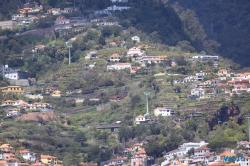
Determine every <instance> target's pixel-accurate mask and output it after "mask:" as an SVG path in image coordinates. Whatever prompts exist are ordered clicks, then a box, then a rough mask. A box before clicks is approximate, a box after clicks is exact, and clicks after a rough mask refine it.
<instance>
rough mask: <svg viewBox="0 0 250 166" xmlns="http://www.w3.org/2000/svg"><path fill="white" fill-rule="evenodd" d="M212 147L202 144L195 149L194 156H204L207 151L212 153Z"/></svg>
mask: <svg viewBox="0 0 250 166" xmlns="http://www.w3.org/2000/svg"><path fill="white" fill-rule="evenodd" d="M210 150H211V149H210V148H208V147H207V146H202V147H199V148H197V149H195V150H194V156H203V155H205V154H207V153H210Z"/></svg>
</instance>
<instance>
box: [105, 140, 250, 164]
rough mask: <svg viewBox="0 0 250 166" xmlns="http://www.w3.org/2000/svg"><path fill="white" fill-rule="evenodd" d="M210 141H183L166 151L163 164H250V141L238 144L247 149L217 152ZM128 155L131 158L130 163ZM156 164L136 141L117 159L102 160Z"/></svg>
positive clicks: (141, 144)
mask: <svg viewBox="0 0 250 166" xmlns="http://www.w3.org/2000/svg"><path fill="white" fill-rule="evenodd" d="M207 145H208V143H207V142H204V141H200V142H188V143H183V144H182V145H180V146H179V147H178V148H177V149H174V150H171V151H169V152H165V153H164V155H163V159H164V160H163V162H162V163H160V165H161V166H197V165H206V166H247V165H250V157H249V156H248V150H249V149H250V146H249V145H250V142H247V141H241V142H238V143H237V146H238V147H239V146H243V147H244V148H245V149H246V150H241V148H239V149H240V150H234V149H225V150H224V151H223V152H222V153H216V152H215V151H213V150H211V149H210V148H209V147H207ZM128 157H129V158H130V161H129V163H126V162H127V161H128ZM149 163H150V164H149ZM148 164H149V165H154V164H156V163H155V160H154V158H153V157H151V156H147V154H146V151H145V149H144V144H143V143H136V144H134V145H133V146H132V147H129V148H125V150H124V151H123V154H122V155H121V156H119V157H117V158H115V159H112V160H108V161H104V162H102V163H101V164H100V165H101V166H111V165H131V166H140V165H148Z"/></svg>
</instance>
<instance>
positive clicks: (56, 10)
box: [47, 8, 61, 15]
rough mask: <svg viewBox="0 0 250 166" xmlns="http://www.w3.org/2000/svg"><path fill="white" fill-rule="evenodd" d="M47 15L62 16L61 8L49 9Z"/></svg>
mask: <svg viewBox="0 0 250 166" xmlns="http://www.w3.org/2000/svg"><path fill="white" fill-rule="evenodd" d="M47 14H52V15H60V14H61V9H60V8H52V9H49V10H47Z"/></svg>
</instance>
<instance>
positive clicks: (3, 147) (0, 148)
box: [0, 144, 15, 154]
mask: <svg viewBox="0 0 250 166" xmlns="http://www.w3.org/2000/svg"><path fill="white" fill-rule="evenodd" d="M0 151H2V152H4V153H13V154H14V153H15V149H14V148H13V147H12V146H10V144H2V145H1V146H0Z"/></svg>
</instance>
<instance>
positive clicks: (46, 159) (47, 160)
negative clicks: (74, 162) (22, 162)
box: [40, 155, 58, 165]
mask: <svg viewBox="0 0 250 166" xmlns="http://www.w3.org/2000/svg"><path fill="white" fill-rule="evenodd" d="M40 159H41V162H42V163H43V164H47V165H56V164H57V162H58V161H57V157H55V156H50V155H41V157H40Z"/></svg>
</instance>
